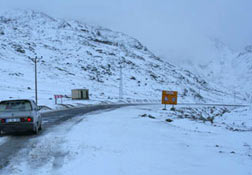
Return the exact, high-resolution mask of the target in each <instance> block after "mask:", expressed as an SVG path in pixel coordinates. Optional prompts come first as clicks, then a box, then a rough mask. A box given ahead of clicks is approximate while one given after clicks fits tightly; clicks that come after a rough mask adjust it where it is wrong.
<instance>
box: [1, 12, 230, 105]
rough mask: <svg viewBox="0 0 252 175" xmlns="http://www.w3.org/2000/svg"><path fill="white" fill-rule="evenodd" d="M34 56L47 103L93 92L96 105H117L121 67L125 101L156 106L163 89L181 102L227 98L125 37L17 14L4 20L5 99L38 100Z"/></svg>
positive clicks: (8, 14)
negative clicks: (80, 90)
mask: <svg viewBox="0 0 252 175" xmlns="http://www.w3.org/2000/svg"><path fill="white" fill-rule="evenodd" d="M35 56H38V57H40V56H43V59H42V60H41V61H40V62H39V65H38V67H39V69H38V70H39V72H38V76H39V93H40V94H41V96H43V98H44V99H49V98H51V97H52V94H56V93H62V94H69V93H70V90H71V89H72V88H88V89H90V92H91V98H93V99H96V98H100V99H104V100H116V99H118V91H119V90H118V89H119V78H120V77H119V72H120V65H122V67H123V70H122V71H123V94H124V96H123V97H124V99H126V100H127V99H128V100H130V99H145V100H151V99H156V100H157V99H160V98H161V91H162V90H164V89H166V90H178V91H179V94H180V101H201V102H208V101H220V99H222V100H223V99H224V98H226V95H228V92H224V91H220V90H218V86H215V85H212V84H211V83H209V82H207V81H206V80H204V79H203V78H202V77H201V76H198V75H195V74H193V73H191V72H190V71H187V70H184V69H181V68H178V67H176V66H174V65H171V64H169V63H168V62H167V61H166V60H163V59H161V58H159V57H157V56H155V55H154V54H153V53H152V52H150V51H149V50H148V48H147V47H145V46H144V45H143V44H141V43H140V42H139V41H138V40H137V39H135V38H132V37H130V36H128V35H126V34H123V33H120V32H114V31H111V30H109V29H105V28H102V27H95V26H91V25H87V24H84V23H81V22H79V21H66V20H62V19H55V18H52V17H50V16H48V15H46V14H44V13H40V12H35V11H32V10H13V11H7V12H6V13H3V14H2V15H0V64H1V65H2V66H1V67H0V73H1V77H0V81H1V82H2V83H1V84H0V90H1V92H2V93H1V94H0V96H1V98H9V97H23V96H25V97H26V96H30V97H33V91H34V89H33V82H34V78H33V74H34V73H33V72H34V69H33V63H32V61H31V58H32V57H35ZM0 100H1V99H0Z"/></svg>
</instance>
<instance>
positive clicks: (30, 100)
mask: <svg viewBox="0 0 252 175" xmlns="http://www.w3.org/2000/svg"><path fill="white" fill-rule="evenodd" d="M8 101H29V102H33V101H34V100H32V99H11V100H2V101H0V102H8Z"/></svg>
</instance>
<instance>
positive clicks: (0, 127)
mask: <svg viewBox="0 0 252 175" xmlns="http://www.w3.org/2000/svg"><path fill="white" fill-rule="evenodd" d="M41 129H42V117H41V115H40V113H39V109H38V106H37V105H36V103H35V102H34V101H33V100H28V99H24V100H6V101H1V102H0V134H1V133H4V132H17V131H32V132H33V133H34V134H37V133H38V132H39V130H41Z"/></svg>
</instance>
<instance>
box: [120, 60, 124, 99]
mask: <svg viewBox="0 0 252 175" xmlns="http://www.w3.org/2000/svg"><path fill="white" fill-rule="evenodd" d="M122 98H123V76H122V65H121V64H120V84H119V100H121V99H122Z"/></svg>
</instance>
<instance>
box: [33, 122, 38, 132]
mask: <svg viewBox="0 0 252 175" xmlns="http://www.w3.org/2000/svg"><path fill="white" fill-rule="evenodd" d="M38 132H39V127H38V125H37V124H36V125H34V127H33V134H38Z"/></svg>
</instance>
